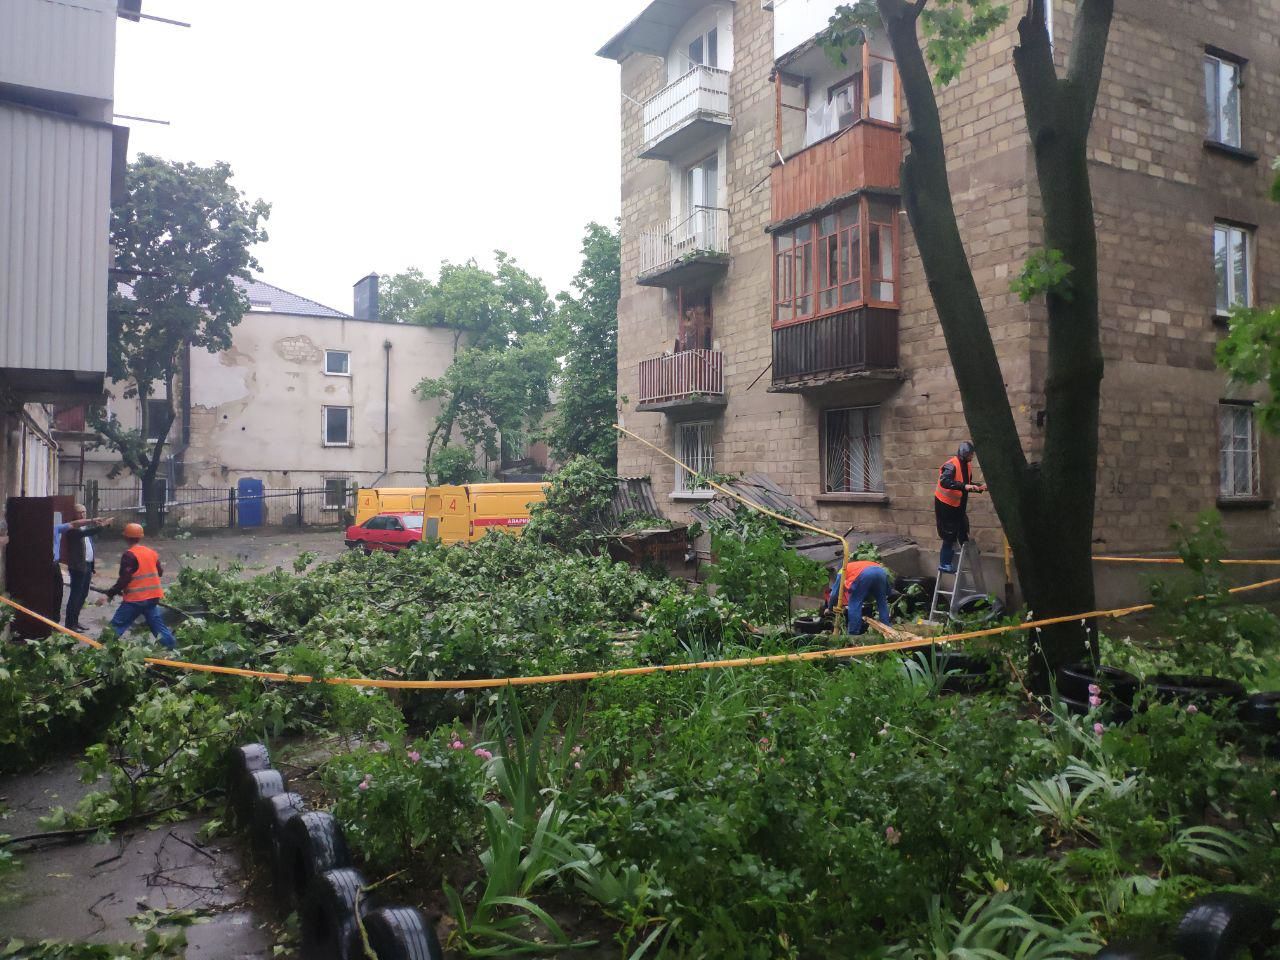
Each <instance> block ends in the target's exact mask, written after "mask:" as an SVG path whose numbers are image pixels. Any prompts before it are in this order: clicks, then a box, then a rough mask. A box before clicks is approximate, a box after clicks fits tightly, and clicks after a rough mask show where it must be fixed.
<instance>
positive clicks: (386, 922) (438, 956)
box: [351, 907, 444, 960]
mask: <svg viewBox="0 0 1280 960" xmlns="http://www.w3.org/2000/svg"><path fill="white" fill-rule="evenodd" d="M364 929H365V935H366V936H367V937H368V938H369V946H370V947H372V948H373V952H374V953H375V954H376V955H377V957H378V960H444V951H442V950H441V949H440V941H438V940H437V939H436V932H435V930H434V929H433V928H432V925H431V924H429V923H427V921H426V918H425V917H423V915H422V914H421V913H420V912H419V911H417V910H415V909H414V908H413V907H383V908H382V909H381V910H374V911H372V912H371V913H370V914H369V915H368V916H367V917H365V918H364ZM352 942H353V944H354V946H355V949H354V950H353V951H352V953H351V956H353V957H359V956H362V954H361V953H360V952H359V951H360V949H361V947H362V944H361V942H360V931H359V929H357V930H355V931H354V932H353V933H352Z"/></svg>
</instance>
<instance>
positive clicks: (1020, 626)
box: [0, 577, 1280, 690]
mask: <svg viewBox="0 0 1280 960" xmlns="http://www.w3.org/2000/svg"><path fill="white" fill-rule="evenodd" d="M1277 585H1280V577H1276V578H1275V579H1272V580H1262V581H1260V582H1258V583H1250V584H1246V585H1245V586H1242V587H1232V588H1231V590H1230V591H1229V592H1231V593H1245V592H1248V591H1250V590H1262V589H1264V588H1266V587H1274V586H1277ZM0 603H4V604H7V605H8V606H10V607H12V608H13V609H15V610H18V611H20V612H21V613H25V614H26V615H27V616H29V617H32V618H33V619H35V620H39V621H40V622H41V623H45V624H48V625H49V626H50V627H52V628H53V629H55V630H57V631H58V632H59V633H64V634H66V635H67V636H69V637H74V638H75V639H77V640H79V641H80V642H81V643H84V644H88V645H89V646H91V647H95V648H101V647H102V643H101V642H100V641H98V640H94V639H92V638H90V637H86V636H85V635H84V634H82V633H77V632H75V631H74V630H69V629H67V628H66V627H64V626H62V625H61V624H60V623H56V622H54V621H53V620H50V619H49V618H47V617H43V616H41V615H40V614H38V613H36V612H35V611H34V610H30V609H28V608H27V607H24V606H23V605H22V604H20V603H17V602H15V601H13V600H11V599H9V598H8V597H4V596H0ZM1154 608H1155V605H1154V604H1150V603H1140V604H1136V605H1134V606H1131V607H1116V608H1114V609H1111V610H1090V611H1088V612H1086V613H1076V614H1072V615H1070V616H1064V617H1046V618H1044V619H1041V620H1028V621H1025V622H1023V623H1014V624H1009V625H1007V626H1003V627H988V628H985V629H982V630H968V631H965V632H963V633H950V634H946V635H944V636H940V637H918V638H914V639H911V640H896V641H892V642H889V643H873V644H867V645H864V646H857V647H841V648H839V649H833V650H809V651H805V652H804V653H780V654H772V655H770V656H762V657H739V658H736V659H732V660H700V661H697V662H695V663H666V664H658V665H654V666H648V667H622V668H619V669H616V670H584V671H582V672H580V673H553V674H546V675H543V676H536V677H485V678H482V679H478V680H376V679H373V678H371V677H310V676H306V675H304V674H292V673H276V672H272V671H267V670H245V669H242V668H240V667H220V666H216V665H214V664H208V663H190V662H188V661H185V660H167V659H164V658H161V657H146V658H144V662H146V663H148V664H150V665H151V666H153V667H169V668H171V669H175V670H190V671H196V672H200V673H214V674H221V675H225V676H231V677H245V678H249V679H255V680H274V681H277V682H280V683H328V684H334V685H338V686H351V687H380V688H382V689H387V690H475V689H481V688H486V687H523V686H535V685H541V684H549V683H574V682H577V681H581V680H607V679H610V678H613V677H639V676H646V675H648V674H651V673H680V672H684V671H688V670H725V669H729V668H733V667H762V666H768V665H769V664H774V663H803V662H806V661H809V660H826V659H843V658H849V657H864V656H868V655H870V654H875V653H890V652H893V651H895V650H913V649H916V648H919V647H928V646H933V645H935V644H943V643H955V642H957V641H960V640H976V639H978V638H980V637H994V636H998V635H999V634H1003V633H1010V632H1013V631H1022V632H1025V631H1027V630H1038V629H1040V628H1041V627H1049V626H1053V625H1054V624H1059V623H1072V622H1074V621H1077V620H1078V621H1081V622H1084V621H1085V620H1096V619H1102V618H1111V619H1114V618H1118V617H1127V616H1129V615H1130V614H1134V613H1143V612H1145V611H1147V610H1152V609H1154Z"/></svg>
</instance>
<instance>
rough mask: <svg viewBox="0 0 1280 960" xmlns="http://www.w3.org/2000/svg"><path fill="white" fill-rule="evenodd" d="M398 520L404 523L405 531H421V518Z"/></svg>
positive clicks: (402, 518)
mask: <svg viewBox="0 0 1280 960" xmlns="http://www.w3.org/2000/svg"><path fill="white" fill-rule="evenodd" d="M400 519H401V520H403V521H404V528H405V529H406V530H421V529H422V518H421V517H401V518H400Z"/></svg>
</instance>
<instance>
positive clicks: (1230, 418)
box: [1218, 402, 1261, 497]
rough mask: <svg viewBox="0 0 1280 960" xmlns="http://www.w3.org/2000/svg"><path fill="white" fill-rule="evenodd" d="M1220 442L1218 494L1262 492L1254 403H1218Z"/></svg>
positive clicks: (1242, 495)
mask: <svg viewBox="0 0 1280 960" xmlns="http://www.w3.org/2000/svg"><path fill="white" fill-rule="evenodd" d="M1218 440H1219V443H1218V449H1219V454H1220V457H1219V477H1218V495H1219V496H1222V497H1256V496H1258V494H1259V491H1260V489H1261V484H1260V483H1259V477H1258V431H1257V428H1256V423H1255V416H1254V410H1253V405H1252V404H1248V403H1230V402H1223V403H1220V404H1218Z"/></svg>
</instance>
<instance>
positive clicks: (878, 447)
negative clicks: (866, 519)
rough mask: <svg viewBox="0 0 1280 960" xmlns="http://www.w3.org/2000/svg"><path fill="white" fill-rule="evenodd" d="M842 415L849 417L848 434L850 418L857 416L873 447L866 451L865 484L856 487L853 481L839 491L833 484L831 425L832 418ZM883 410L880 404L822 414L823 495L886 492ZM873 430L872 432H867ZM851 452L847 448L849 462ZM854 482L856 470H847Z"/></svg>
mask: <svg viewBox="0 0 1280 960" xmlns="http://www.w3.org/2000/svg"><path fill="white" fill-rule="evenodd" d="M838 414H844V415H845V418H844V419H845V429H846V433H847V431H848V424H849V421H850V419H852V417H853V416H854V415H855V414H856V415H858V418H859V419H860V420H861V421H862V423H863V427H864V434H863V436H864V438H865V439H867V440H868V441H869V446H868V448H867V449H866V450H865V452H864V458H865V459H864V469H863V470H862V471H861V472H862V473H863V474H864V475H866V477H867V479H866V481H865V484H864V483H862V482H860V483H859V485H858V486H857V487H854V486H853V484H852V482H850V485H849V486H848V487H846V488H844V489H836V488H835V487H833V486H832V484H831V473H832V467H833V466H834V464H832V461H831V457H832V453H833V447H832V443H831V432H830V431H831V428H830V426H829V425H828V420H829V418H830V417H832V416H834V415H838ZM882 417H883V414H882V411H881V409H880V407H879V405H877V404H865V405H862V406H857V407H833V408H831V409H830V410H823V411H822V421H821V429H822V492H823V493H824V494H826V493H868V494H883V493H884V428H883V426H882ZM867 431H869V432H867ZM850 452H851V451H850V450H849V449H848V448H846V450H845V457H844V458H845V459H846V460H847V459H849V455H850ZM847 471H848V473H849V475H850V481H852V478H853V477H852V468H851V467H847Z"/></svg>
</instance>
